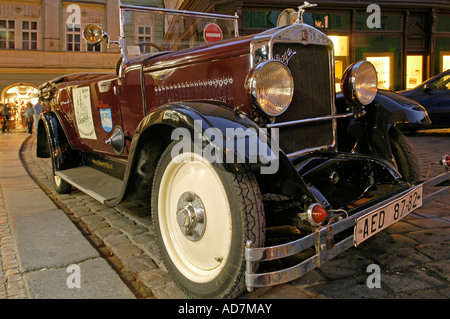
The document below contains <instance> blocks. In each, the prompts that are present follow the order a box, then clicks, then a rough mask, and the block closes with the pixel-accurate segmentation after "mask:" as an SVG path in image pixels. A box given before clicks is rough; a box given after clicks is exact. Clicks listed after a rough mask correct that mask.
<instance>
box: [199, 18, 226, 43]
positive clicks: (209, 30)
mask: <svg viewBox="0 0 450 319" xmlns="http://www.w3.org/2000/svg"><path fill="white" fill-rule="evenodd" d="M203 38H204V39H205V41H206V43H211V42H215V41H220V40H222V39H223V33H222V30H221V29H220V27H219V26H218V25H217V24H215V23H209V24H208V25H207V26H206V27H205V29H204V30H203Z"/></svg>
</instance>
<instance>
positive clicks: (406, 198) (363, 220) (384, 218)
mask: <svg viewBox="0 0 450 319" xmlns="http://www.w3.org/2000/svg"><path fill="white" fill-rule="evenodd" d="M422 193H423V187H422V186H418V187H416V188H414V189H413V190H411V191H409V192H408V193H406V194H405V195H403V196H402V197H400V198H399V199H396V200H394V201H392V202H391V203H389V204H386V205H385V206H383V207H382V208H379V209H377V210H375V211H373V212H370V213H368V214H366V215H364V216H362V217H360V218H358V219H357V220H356V225H355V235H354V245H355V246H358V245H359V244H361V243H362V242H363V241H365V240H366V239H368V238H370V237H372V236H373V235H375V234H376V233H378V232H380V231H382V230H383V229H385V228H386V227H388V226H390V225H392V224H394V223H396V222H398V221H399V220H400V219H402V218H403V217H405V216H407V215H408V214H409V213H411V212H412V211H414V210H416V209H417V208H419V207H421V206H422Z"/></svg>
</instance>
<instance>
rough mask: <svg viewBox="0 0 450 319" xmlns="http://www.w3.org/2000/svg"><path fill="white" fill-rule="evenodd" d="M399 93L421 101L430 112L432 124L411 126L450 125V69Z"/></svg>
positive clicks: (435, 126) (440, 126)
mask: <svg viewBox="0 0 450 319" xmlns="http://www.w3.org/2000/svg"><path fill="white" fill-rule="evenodd" d="M397 93H399V94H401V95H403V96H405V97H407V98H409V99H411V100H414V101H417V102H419V103H420V104H421V105H422V106H423V107H425V109H426V110H427V112H428V115H429V117H430V120H431V126H420V127H417V126H410V127H411V128H443V127H450V70H447V71H445V72H442V73H440V74H438V75H436V76H434V77H432V78H430V79H428V80H427V81H425V82H423V83H422V84H420V85H419V86H417V87H415V88H414V89H411V90H404V91H399V92H397Z"/></svg>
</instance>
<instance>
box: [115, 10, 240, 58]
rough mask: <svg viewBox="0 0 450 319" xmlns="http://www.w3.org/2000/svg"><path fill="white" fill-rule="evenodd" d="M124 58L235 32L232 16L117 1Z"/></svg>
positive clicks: (226, 36)
mask: <svg viewBox="0 0 450 319" xmlns="http://www.w3.org/2000/svg"><path fill="white" fill-rule="evenodd" d="M120 14H121V46H122V54H123V55H124V58H125V60H128V59H131V58H133V57H136V56H139V55H142V54H147V53H152V52H159V51H177V50H182V49H186V48H191V47H194V46H198V45H203V44H206V43H210V42H215V41H220V40H226V39H230V38H234V37H236V36H238V34H237V32H238V31H237V19H238V17H235V16H226V15H219V14H207V13H199V12H187V11H178V10H169V9H161V8H155V7H144V6H134V5H124V4H121V5H120Z"/></svg>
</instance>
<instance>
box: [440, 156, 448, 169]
mask: <svg viewBox="0 0 450 319" xmlns="http://www.w3.org/2000/svg"><path fill="white" fill-rule="evenodd" d="M441 164H442V166H444V167H445V168H446V169H447V170H448V169H450V155H444V156H442V160H441Z"/></svg>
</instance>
